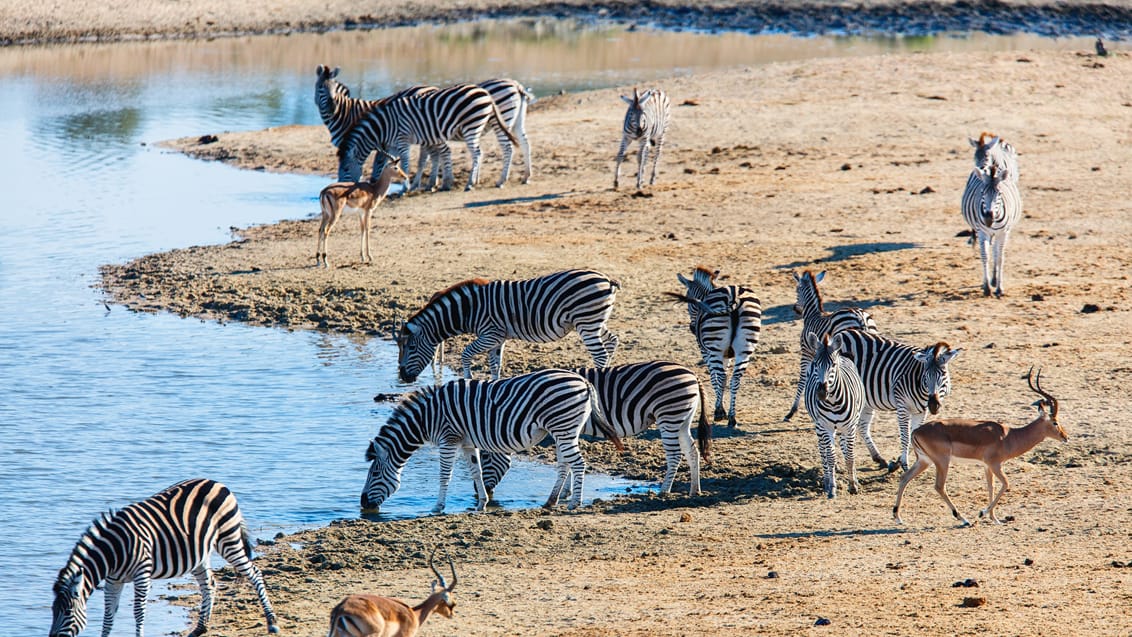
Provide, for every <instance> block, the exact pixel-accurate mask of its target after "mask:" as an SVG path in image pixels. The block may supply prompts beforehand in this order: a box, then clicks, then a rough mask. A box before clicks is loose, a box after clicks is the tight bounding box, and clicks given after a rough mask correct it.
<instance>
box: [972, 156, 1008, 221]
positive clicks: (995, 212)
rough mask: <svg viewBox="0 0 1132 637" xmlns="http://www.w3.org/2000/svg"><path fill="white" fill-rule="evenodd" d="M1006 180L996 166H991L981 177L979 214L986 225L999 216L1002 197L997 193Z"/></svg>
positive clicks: (1001, 170) (1003, 172)
mask: <svg viewBox="0 0 1132 637" xmlns="http://www.w3.org/2000/svg"><path fill="white" fill-rule="evenodd" d="M1008 179H1009V176H1008V175H1007V172H1006V171H1005V170H1003V169H1002V168H1000V167H999V166H998V164H991V165H990V168H988V169H987V172H986V173H985V175H984V176H983V183H984V184H985V187H984V188H983V193H982V199H981V200H980V201H979V214H980V215H982V217H983V220H984V221H985V223H986V224H987V225H991V223H993V221H994V220H995V218H997V217H1000V216H1001V212H1002V195H1001V194H1000V193H999V186H1000V185H1001V184H1002V183H1003V182H1006V181H1007V180H1008Z"/></svg>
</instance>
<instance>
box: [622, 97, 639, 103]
mask: <svg viewBox="0 0 1132 637" xmlns="http://www.w3.org/2000/svg"><path fill="white" fill-rule="evenodd" d="M621 99H622V100H624V101H625V103H626V104H630V105H632V104H633V103H634V102H635V101H636V100H635V99H633V98H632V97H629V96H628V95H622V96H621Z"/></svg>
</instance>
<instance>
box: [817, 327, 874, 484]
mask: <svg viewBox="0 0 1132 637" xmlns="http://www.w3.org/2000/svg"><path fill="white" fill-rule="evenodd" d="M844 335H845V334H844V333H838V334H834V335H833V336H829V335H826V336H823V337H822V338H821V340H818V337H817V335H816V334H814V333H813V332H806V343H807V346H808V347H809V348H810V350H811V351H813V352H814V357H813V360H812V361H811V363H810V374H809V376H808V377H807V378H806V391H805V396H806V411H807V412H808V413H809V414H810V420H812V421H813V423H814V432H815V433H816V434H817V436H818V455H820V456H821V466H822V485H823V487H824V488H825V494H826V496H827V497H829V498H836V497H837V480H836V476H835V475H834V466H835V463H836V461H835V459H834V457H833V441H834V437H838V438H840V442H841V454H842V455H843V456H845V471H846V473H847V474H848V479H849V493H854V494H855V493H857V490H858V489H859V486H860V485H858V484H857V465H856V461H855V458H854V455H853V447H854V444H855V443H856V439H857V423H858V422H859V421H860V419H861V412H862V410H863V409H864V407H865V388H864V386H863V385H862V384H861V378H860V376H858V375H857V369H856V367H854V366H853V361H851V360H849V359H848V358H846V357H844V356H842V355H841V353H840V350H841V345H842V338H844Z"/></svg>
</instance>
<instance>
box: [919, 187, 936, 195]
mask: <svg viewBox="0 0 1132 637" xmlns="http://www.w3.org/2000/svg"><path fill="white" fill-rule="evenodd" d="M933 192H935V189H934V188H932V187H931V186H924V187H923V188H921V189H920V193H919V194H921V195H930V194H931V193H933Z"/></svg>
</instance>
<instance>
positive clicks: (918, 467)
mask: <svg viewBox="0 0 1132 637" xmlns="http://www.w3.org/2000/svg"><path fill="white" fill-rule="evenodd" d="M930 463H931V461H930V460H928V458H927V456H917V457H916V464H914V465H912V468H911V469H909V470H908V471H907V472H905V473H904V476H903V477H901V478H900V486H899V487H897V488H896V503H895V504H893V505H892V519H893V520H895V521H896V523H897V524H904V521H903V520H901V519H900V499H901V498H902V497H904V489H905V487H907V486H908V483H909V482H911V481H912V480H915V479H916V476H918V475H920V474H921V473H923V472H924V469H927V468H928V465H929V464H930Z"/></svg>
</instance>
